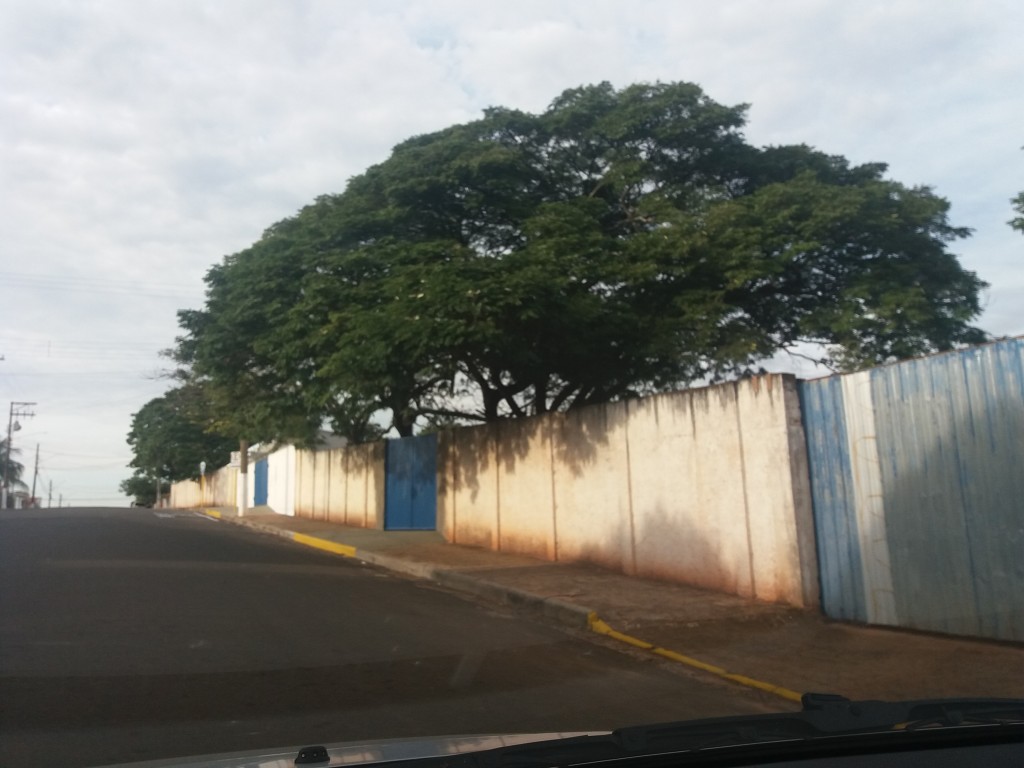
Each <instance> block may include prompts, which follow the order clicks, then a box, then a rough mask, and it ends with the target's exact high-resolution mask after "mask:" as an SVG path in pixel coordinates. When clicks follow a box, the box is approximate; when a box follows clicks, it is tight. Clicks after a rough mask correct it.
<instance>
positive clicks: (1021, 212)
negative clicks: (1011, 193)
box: [1010, 192, 1024, 234]
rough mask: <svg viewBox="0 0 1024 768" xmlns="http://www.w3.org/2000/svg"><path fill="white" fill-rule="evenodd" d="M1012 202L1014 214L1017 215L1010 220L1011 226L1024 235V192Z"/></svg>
mask: <svg viewBox="0 0 1024 768" xmlns="http://www.w3.org/2000/svg"><path fill="white" fill-rule="evenodd" d="M1010 202H1011V203H1012V204H1013V210H1014V213H1016V214H1017V215H1016V216H1014V217H1013V218H1012V219H1010V226H1011V227H1013V228H1014V229H1016V230H1017V231H1018V232H1020V233H1021V234H1024V192H1021V193H1020V194H1018V195H1017V196H1016V197H1015V198H1013V200H1011V201H1010Z"/></svg>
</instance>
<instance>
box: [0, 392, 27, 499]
mask: <svg viewBox="0 0 1024 768" xmlns="http://www.w3.org/2000/svg"><path fill="white" fill-rule="evenodd" d="M33 405H35V403H25V402H17V401H13V400H12V401H11V410H10V413H9V415H8V417H7V456H6V457H5V458H4V484H3V488H2V489H0V509H7V496H8V495H9V494H10V491H11V485H10V473H11V442H12V441H11V438H12V436H13V435H14V433H15V432H17V431H18V430H19V429H21V424H19V423H18V422H16V421H15V420H14V419H15V417H19V418H22V419H26V418H31V417H33V416H35V414H34V413H33V412H32V411H30V410H29V408H31V407H32V406H33Z"/></svg>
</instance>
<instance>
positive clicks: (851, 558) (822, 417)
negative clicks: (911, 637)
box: [799, 377, 867, 621]
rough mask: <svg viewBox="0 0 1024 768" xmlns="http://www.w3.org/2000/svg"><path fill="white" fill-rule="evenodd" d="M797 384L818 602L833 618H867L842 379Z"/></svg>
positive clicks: (856, 619) (857, 619) (835, 378)
mask: <svg viewBox="0 0 1024 768" xmlns="http://www.w3.org/2000/svg"><path fill="white" fill-rule="evenodd" d="M799 384H800V387H799V392H800V408H801V411H802V414H803V420H804V432H805V434H806V436H807V454H808V457H807V458H808V467H809V469H810V476H811V477H810V479H811V503H812V505H813V508H814V525H815V529H816V531H817V542H818V573H819V578H820V580H821V604H822V608H823V609H824V611H825V613H826V614H827V615H829V616H831V617H833V618H837V619H848V620H853V621H867V613H866V610H865V605H864V588H863V574H862V563H861V554H860V541H859V537H858V535H857V520H856V514H855V506H854V504H855V500H854V495H853V474H852V471H851V467H850V453H849V450H848V448H847V445H848V441H847V435H846V420H845V418H844V417H843V389H842V382H841V380H840V379H839V378H838V377H831V378H828V379H817V380H815V381H801V382H800V383H799Z"/></svg>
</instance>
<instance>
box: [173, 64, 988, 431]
mask: <svg viewBox="0 0 1024 768" xmlns="http://www.w3.org/2000/svg"><path fill="white" fill-rule="evenodd" d="M744 113H745V107H744V106H734V107H728V106H723V105H720V104H717V103H716V102H714V101H712V100H711V99H710V98H708V97H707V96H706V95H705V94H704V93H703V92H702V91H701V90H700V88H699V87H697V86H696V85H693V84H689V83H668V84H655V85H634V86H630V87H627V88H625V89H622V90H618V91H617V90H615V89H614V88H613V87H612V86H610V85H608V84H607V83H605V84H601V85H597V86H588V87H582V88H576V89H572V90H569V91H566V92H565V93H563V94H562V95H561V96H559V97H558V98H557V99H556V100H555V101H554V102H553V103H552V105H551V106H550V107H549V108H548V109H547V110H546V111H544V112H543V113H541V114H537V115H534V114H527V113H524V112H519V111H515V110H509V109H504V108H492V109H489V110H487V111H486V112H485V114H484V116H483V117H482V118H481V119H480V120H477V121H475V122H472V123H468V124H465V125H458V126H453V127H451V128H448V129H445V130H442V131H439V132H437V133H434V134H430V135H426V136H417V137H414V138H411V139H409V140H407V141H405V142H403V143H401V144H399V145H398V146H397V147H395V149H394V151H393V153H392V155H391V156H390V157H389V158H388V159H387V160H386V161H385V162H383V163H381V164H379V165H376V166H373V167H372V168H370V169H369V170H367V171H366V172H365V173H364V174H362V175H360V176H357V177H356V178H354V179H352V180H351V181H350V182H349V184H348V186H347V188H346V189H345V191H344V192H343V193H341V194H337V195H329V196H324V197H321V198H318V199H317V200H316V201H315V202H314V203H313V204H311V205H310V206H307V207H306V208H304V209H303V210H302V211H300V212H299V213H298V214H297V215H296V216H294V217H292V218H290V219H287V220H285V221H282V222H280V223H278V224H276V225H275V226H274V227H272V228H270V229H269V230H268V231H267V232H266V233H265V234H264V236H263V238H261V240H260V241H259V242H258V243H256V244H255V245H253V246H252V247H251V248H249V249H247V250H246V251H243V252H242V253H239V254H236V255H234V256H231V257H228V258H227V259H225V261H224V263H223V264H222V265H219V266H217V267H214V269H212V270H211V271H210V274H209V275H208V276H207V285H208V292H207V306H206V308H205V309H204V310H203V311H201V312H192V313H182V314H181V324H182V327H183V328H185V330H186V332H187V334H186V336H185V337H184V338H183V339H181V340H180V342H179V359H181V360H182V361H184V362H186V363H188V364H190V365H191V366H192V368H193V370H194V371H195V372H196V374H197V375H198V377H199V379H200V380H201V381H203V382H204V386H209V388H210V390H209V391H210V392H211V393H212V396H213V402H214V404H215V410H216V412H217V413H219V414H221V415H222V418H226V419H228V421H230V422H232V429H233V431H234V432H239V433H240V432H242V431H244V432H246V433H247V434H249V435H251V436H253V437H255V436H257V433H258V434H259V436H260V437H262V436H264V435H267V434H269V433H271V432H274V433H279V432H282V431H289V430H290V431H293V432H301V429H298V427H299V426H302V425H310V424H312V423H313V422H315V421H316V420H317V419H318V418H329V419H331V421H332V423H333V424H334V425H335V427H336V429H338V430H339V431H341V432H342V433H344V434H347V435H348V436H349V437H351V438H354V439H357V440H358V439H359V437H360V436H363V435H366V434H371V435H372V434H373V433H374V432H375V427H374V422H373V421H372V420H371V418H372V417H373V415H374V414H375V413H379V412H382V411H386V412H387V413H388V414H389V415H390V419H391V426H393V427H394V428H395V429H396V430H397V431H398V432H399V433H400V434H403V435H405V434H411V433H412V431H413V429H414V426H415V425H416V424H417V423H418V424H419V425H420V426H421V427H422V426H423V425H438V424H446V423H464V422H466V421H467V420H468V421H473V420H482V421H492V420H495V419H499V418H504V417H508V416H522V415H528V414H532V413H542V412H545V411H550V410H564V409H567V408H574V407H579V406H582V405H586V404H589V403H595V402H602V401H607V400H614V399H619V398H624V397H630V396H635V395H637V394H641V393H645V392H651V391H658V390H663V389H666V388H672V387H678V386H681V385H685V384H687V383H690V382H694V381H699V380H706V379H720V378H723V377H729V376H735V375H741V374H743V373H744V372H747V371H749V370H751V369H752V368H754V367H755V366H756V365H757V364H758V363H759V362H760V361H763V360H764V359H766V358H768V357H771V356H772V355H773V354H775V353H777V352H778V351H779V350H782V349H787V348H790V347H792V346H794V345H797V344H803V343H808V342H810V343H814V344H819V345H824V347H826V348H827V349H829V350H830V353H829V356H828V361H829V362H831V363H832V364H834V365H836V366H839V367H842V368H845V369H855V368H858V367H863V366H867V365H873V364H876V363H879V362H883V361H886V360H890V359H894V358H901V357H906V356H910V355H916V354H921V353H925V352H930V351H933V350H943V349H949V348H951V347H953V346H955V345H958V344H967V343H972V342H976V341H980V340H982V339H984V338H985V335H984V334H983V333H982V332H981V331H979V330H978V329H976V328H973V327H972V326H971V325H970V321H971V320H972V319H974V318H975V317H976V316H977V315H978V313H979V304H978V295H979V292H980V290H981V289H982V288H983V287H984V283H983V282H982V281H981V280H979V279H978V278H977V277H976V276H975V275H974V274H973V273H971V272H968V271H966V270H964V269H963V268H962V267H961V266H960V265H959V263H958V262H957V259H956V257H955V256H954V255H953V254H952V253H951V252H950V251H949V250H948V246H949V244H950V243H952V242H954V241H956V240H957V239H959V238H963V237H966V236H967V234H968V231H967V230H964V229H958V228H954V227H952V226H951V225H950V224H949V223H948V220H947V214H948V208H949V206H948V203H947V202H946V201H945V200H943V199H942V198H940V197H938V196H936V195H935V194H934V193H932V191H931V190H929V189H927V188H908V187H905V186H903V185H901V184H899V183H898V182H895V181H892V180H889V179H886V178H885V176H884V174H885V171H886V168H885V166H884V165H882V164H877V163H875V164H867V165H861V166H850V165H849V163H848V162H847V161H846V160H845V159H844V158H842V157H836V156H829V155H825V154H823V153H820V152H817V151H815V150H813V149H811V148H808V147H806V146H788V147H768V148H755V147H752V146H750V145H748V144H747V143H746V142H745V141H744V139H743V136H742V134H741V132H740V131H741V129H742V126H743V123H744ZM239 404H244V407H245V408H246V409H255V410H256V411H257V417H256V418H254V419H253V420H252V422H251V423H250V422H247V421H246V419H247V418H248V416H247V415H246V414H243V413H240V411H239V408H240V407H241V406H240V405H239ZM234 422H242V423H246V424H247V428H246V429H245V430H239V429H236V428H235V427H236V426H237V425H236V424H234ZM286 425H287V428H286Z"/></svg>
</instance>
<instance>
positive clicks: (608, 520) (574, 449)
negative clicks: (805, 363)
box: [438, 375, 818, 605]
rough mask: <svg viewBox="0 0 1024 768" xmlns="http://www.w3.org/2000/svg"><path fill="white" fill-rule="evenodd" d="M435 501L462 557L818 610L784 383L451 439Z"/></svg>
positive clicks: (785, 379)
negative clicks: (479, 555) (591, 571)
mask: <svg viewBox="0 0 1024 768" xmlns="http://www.w3.org/2000/svg"><path fill="white" fill-rule="evenodd" d="M438 489H439V490H438V495H439V499H438V514H439V528H440V530H441V531H443V533H444V534H445V536H446V537H447V538H448V539H449V540H450V541H452V542H455V543H458V544H471V545H475V546H483V547H488V548H492V549H498V550H502V551H510V552H519V553H523V554H529V555H533V556H536V557H539V558H543V559H547V560H557V561H577V560H583V561H590V562H595V563H598V564H601V565H603V566H606V567H610V568H614V569H617V570H621V571H623V572H625V573H630V574H637V575H642V576H648V577H653V578H660V579H666V580H672V581H681V582H685V583H689V584H695V585H699V586H704V587H708V588H710V589H716V590H720V591H724V592H730V593H734V594H739V595H744V596H749V597H756V598H759V599H763V600H771V601H778V602H785V603H790V604H792V605H816V604H817V600H818V590H817V566H816V560H815V549H814V532H813V524H812V514H811V508H810V494H809V487H808V480H807V460H806V449H805V445H804V439H803V430H802V427H801V422H800V410H799V402H798V398H797V393H796V385H795V381H794V380H793V378H792V377H789V376H781V375H769V376H762V377H758V378H754V379H750V380H746V381H742V382H735V383H730V384H723V385H720V386H715V387H707V388H703V389H696V390H688V391H685V392H676V393H669V394H664V395H658V396H654V397H650V398H645V399H643V400H635V401H629V402H623V403H611V404H605V405H598V406H591V407H588V408H583V409H580V410H578V411H574V412H571V413H568V414H549V415H546V416H543V417H539V418H535V419H527V420H523V421H514V422H511V421H510V422H504V423H500V424H494V425H485V426H481V427H473V428H468V429H460V430H454V431H450V432H447V433H445V434H444V435H443V436H442V440H441V443H440V445H439V451H438Z"/></svg>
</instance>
